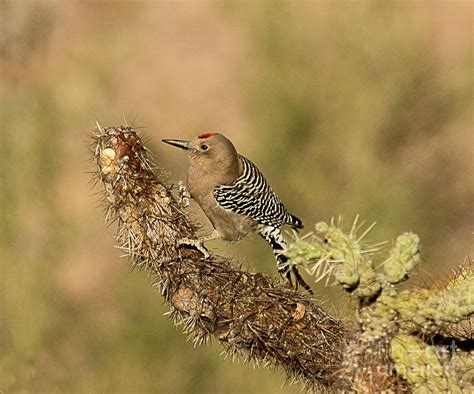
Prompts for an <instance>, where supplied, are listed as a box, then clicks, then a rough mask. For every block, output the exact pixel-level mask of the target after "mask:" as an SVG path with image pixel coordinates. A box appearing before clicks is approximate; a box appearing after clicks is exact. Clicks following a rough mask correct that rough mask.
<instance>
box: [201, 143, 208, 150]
mask: <svg viewBox="0 0 474 394" xmlns="http://www.w3.org/2000/svg"><path fill="white" fill-rule="evenodd" d="M208 148H209V147H208V146H207V145H206V144H202V145H201V150H207V149H208Z"/></svg>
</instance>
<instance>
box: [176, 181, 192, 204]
mask: <svg viewBox="0 0 474 394" xmlns="http://www.w3.org/2000/svg"><path fill="white" fill-rule="evenodd" d="M178 197H179V199H178V203H179V205H181V206H182V207H183V208H187V207H189V200H190V198H191V194H190V193H189V191H188V188H187V187H186V185H185V184H184V182H183V181H179V182H178Z"/></svg>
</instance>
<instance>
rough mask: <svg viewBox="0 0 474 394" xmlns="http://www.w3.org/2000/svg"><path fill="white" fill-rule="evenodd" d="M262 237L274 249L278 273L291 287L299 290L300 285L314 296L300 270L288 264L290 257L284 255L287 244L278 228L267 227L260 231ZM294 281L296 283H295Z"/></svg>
mask: <svg viewBox="0 0 474 394" xmlns="http://www.w3.org/2000/svg"><path fill="white" fill-rule="evenodd" d="M258 233H259V234H260V236H261V237H262V238H264V239H265V240H266V241H267V242H268V243H269V244H270V246H271V247H272V250H273V254H274V255H275V260H276V263H277V268H278V272H279V273H280V275H281V276H282V277H284V278H286V280H287V281H288V282H289V283H290V285H291V287H293V288H294V289H296V290H297V289H298V287H299V285H301V287H303V288H304V289H305V290H306V291H307V292H308V293H310V294H313V290H312V289H311V287H310V286H309V285H308V284H307V283H306V282H305V281H304V279H303V277H302V276H301V274H300V273H299V271H298V268H297V267H296V266H295V265H293V264H290V263H289V262H288V257H287V256H285V255H284V252H285V250H286V249H287V244H286V242H285V240H284V239H283V234H282V233H281V230H280V229H279V228H278V227H271V226H265V227H262V228H260V229H259V232H258ZM293 279H294V282H293Z"/></svg>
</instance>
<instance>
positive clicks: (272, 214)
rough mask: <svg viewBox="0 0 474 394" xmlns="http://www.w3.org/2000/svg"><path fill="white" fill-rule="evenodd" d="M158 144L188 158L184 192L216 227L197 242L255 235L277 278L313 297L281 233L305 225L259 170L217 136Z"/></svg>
mask: <svg viewBox="0 0 474 394" xmlns="http://www.w3.org/2000/svg"><path fill="white" fill-rule="evenodd" d="M162 141H163V142H165V143H167V144H169V145H172V146H174V147H178V148H181V149H183V150H185V151H186V152H187V154H188V159H189V167H188V174H187V181H186V186H187V189H188V192H189V194H190V195H191V198H192V199H194V200H195V201H196V202H197V204H198V205H199V206H200V208H201V209H202V211H203V212H204V214H205V215H206V216H207V218H208V219H209V221H210V222H211V224H212V226H213V227H214V231H213V233H212V234H211V235H210V236H207V237H204V238H202V240H201V241H203V242H206V241H210V240H215V239H221V240H223V241H227V242H239V241H240V240H242V239H243V238H244V237H245V236H247V235H248V234H250V233H255V232H256V233H258V234H259V235H260V236H261V237H262V238H263V239H264V240H265V241H267V242H268V243H269V244H270V246H271V248H272V250H273V253H274V255H275V260H276V263H277V268H278V272H279V273H280V275H281V276H282V277H283V278H286V280H287V281H288V283H289V284H290V286H291V287H292V288H294V289H295V290H297V289H298V286H299V285H301V286H302V287H303V288H304V289H305V290H306V291H308V292H309V293H310V294H312V290H311V287H310V286H309V285H308V284H307V283H306V282H305V281H304V279H303V278H302V276H301V274H300V273H299V271H298V268H297V267H296V266H295V265H293V264H290V263H289V262H288V257H287V256H285V254H284V252H285V250H286V249H287V247H288V246H287V243H286V242H285V240H284V238H283V234H282V231H281V227H282V226H283V225H289V226H291V227H292V228H293V229H294V230H296V231H297V230H298V229H302V228H303V223H302V221H301V220H300V219H299V218H297V217H296V216H294V215H292V214H290V213H289V212H288V210H287V209H286V207H285V205H284V204H283V202H282V201H281V200H280V198H279V197H278V196H277V194H276V193H275V192H274V191H273V190H272V188H271V187H270V185H269V184H268V182H267V180H266V179H265V177H264V175H263V174H262V172H261V171H260V170H259V169H258V168H257V166H256V165H255V164H253V163H252V162H251V161H250V160H249V159H247V158H246V157H244V156H242V155H240V154H238V153H237V150H236V148H235V146H234V144H233V143H232V142H231V141H230V140H229V139H228V138H227V137H225V136H224V135H223V134H220V133H210V132H207V133H203V134H200V135H198V136H197V137H195V138H194V139H192V140H191V141H185V140H175V139H163V140H162ZM293 279H294V281H293Z"/></svg>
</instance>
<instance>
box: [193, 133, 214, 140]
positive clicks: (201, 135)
mask: <svg viewBox="0 0 474 394" xmlns="http://www.w3.org/2000/svg"><path fill="white" fill-rule="evenodd" d="M218 134H219V133H204V134H200V135H198V138H200V139H202V140H203V139H206V138H209V137H212V136H213V135H218Z"/></svg>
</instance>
